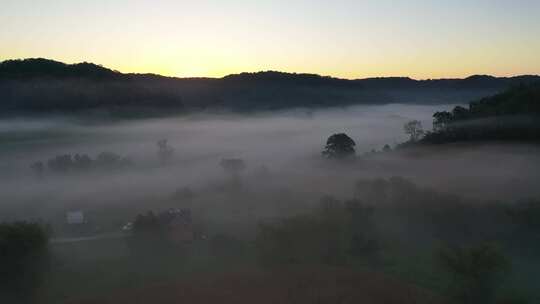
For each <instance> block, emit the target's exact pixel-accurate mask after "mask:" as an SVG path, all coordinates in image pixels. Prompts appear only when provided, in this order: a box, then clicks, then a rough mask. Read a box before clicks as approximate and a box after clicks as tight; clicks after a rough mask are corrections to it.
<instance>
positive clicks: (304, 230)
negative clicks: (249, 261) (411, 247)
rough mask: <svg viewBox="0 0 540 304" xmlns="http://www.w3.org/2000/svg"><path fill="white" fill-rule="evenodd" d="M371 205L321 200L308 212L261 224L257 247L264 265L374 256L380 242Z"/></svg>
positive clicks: (338, 262) (333, 261)
mask: <svg viewBox="0 0 540 304" xmlns="http://www.w3.org/2000/svg"><path fill="white" fill-rule="evenodd" d="M372 216H373V208H372V207H371V206H369V205H366V204H364V203H362V202H361V201H358V200H354V199H353V200H349V201H345V202H342V201H339V200H337V199H335V198H332V197H325V198H323V199H322V201H321V204H320V206H319V208H318V209H317V210H316V211H315V212H314V213H313V214H309V215H299V216H294V217H291V218H287V219H284V220H282V221H279V222H277V223H267V224H261V225H260V226H259V229H258V232H257V239H256V247H257V250H258V255H259V258H260V261H261V262H262V263H263V264H264V265H268V266H272V265H280V264H306V263H308V264H309V263H323V264H328V265H343V264H344V263H346V262H347V261H348V259H349V258H354V257H362V258H365V259H368V260H369V261H373V260H374V259H376V258H377V255H378V249H379V244H378V242H377V239H376V237H375V229H374V225H373V219H372Z"/></svg>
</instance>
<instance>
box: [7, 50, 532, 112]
mask: <svg viewBox="0 0 540 304" xmlns="http://www.w3.org/2000/svg"><path fill="white" fill-rule="evenodd" d="M539 80H540V77H539V76H517V77H510V78H497V77H491V76H471V77H468V78H465V79H436V80H414V79H410V78H405V77H391V78H369V79H356V80H348V79H339V78H334V77H326V76H320V75H315V74H296V73H282V72H274V71H269V72H258V73H241V74H236V75H229V76H226V77H223V78H174V77H164V76H160V75H154V74H124V73H120V72H118V71H113V70H111V69H108V68H105V67H102V66H99V65H96V64H92V63H86V62H85V63H78V64H64V63H62V62H57V61H52V60H48V59H40V58H38V59H26V60H8V61H3V62H0V112H1V113H4V114H10V113H63V112H80V111H88V110H106V111H110V112H114V113H134V112H138V113H142V115H145V114H147V113H153V112H166V113H171V112H183V111H198V110H202V109H209V108H210V109H226V110H232V111H256V110H271V109H284V108H294V107H332V106H345V105H352V104H382V103H465V102H468V101H470V100H472V99H478V98H480V97H483V96H488V95H492V94H495V93H498V92H500V91H503V90H505V89H507V88H509V87H512V86H516V85H518V84H522V83H525V84H526V83H532V82H534V81H539Z"/></svg>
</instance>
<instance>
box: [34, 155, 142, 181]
mask: <svg viewBox="0 0 540 304" xmlns="http://www.w3.org/2000/svg"><path fill="white" fill-rule="evenodd" d="M132 164H133V162H132V161H131V160H130V159H129V158H127V157H122V156H120V155H118V154H116V153H112V152H102V153H100V154H98V155H97V156H96V157H95V158H91V157H90V156H88V155H87V154H75V155H71V154H61V155H57V156H55V157H53V158H50V159H49V160H47V161H46V162H45V163H44V162H42V161H37V162H35V163H33V164H31V165H30V168H31V169H32V170H33V171H34V173H35V174H36V176H38V177H43V175H44V174H45V171H46V169H48V170H49V171H50V172H53V173H59V174H66V173H73V172H87V171H90V170H115V169H124V168H127V167H129V166H131V165H132Z"/></svg>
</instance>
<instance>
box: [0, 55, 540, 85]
mask: <svg viewBox="0 0 540 304" xmlns="http://www.w3.org/2000/svg"><path fill="white" fill-rule="evenodd" d="M39 77H48V78H71V77H77V78H90V79H121V78H122V77H124V78H125V79H127V78H133V77H146V78H152V77H155V78H168V79H177V80H182V79H222V80H227V81H270V82H287V81H294V82H296V83H300V84H302V83H303V84H316V85H318V84H326V83H330V84H342V83H354V84H358V83H360V84H377V83H378V84H379V85H383V86H386V85H397V86H411V85H417V84H419V83H427V84H433V83H450V82H454V83H459V84H467V85H470V86H484V87H485V86H488V87H489V86H497V85H500V84H501V83H509V82H532V81H539V80H540V76H539V75H519V76H513V77H494V76H490V75H472V76H469V77H466V78H441V79H425V80H416V79H413V78H410V77H372V78H360V79H343V78H338V77H332V76H322V75H318V74H310V73H287V72H279V71H260V72H243V73H238V74H230V75H227V76H224V77H222V78H213V77H169V76H162V75H159V74H154V73H121V72H119V71H115V70H112V69H109V68H106V67H103V66H102V65H98V64H94V63H90V62H81V63H74V64H66V63H63V62H60V61H55V60H51V59H45V58H28V59H15V60H5V61H2V62H0V79H6V78H11V79H14V78H18V79H21V78H39Z"/></svg>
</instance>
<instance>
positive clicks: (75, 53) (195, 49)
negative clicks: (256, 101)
mask: <svg viewBox="0 0 540 304" xmlns="http://www.w3.org/2000/svg"><path fill="white" fill-rule="evenodd" d="M27 57H45V58H51V59H55V60H59V61H64V62H68V63H74V62H81V61H90V62H94V63H98V64H102V65H104V66H107V67H110V68H113V69H116V70H119V71H122V72H152V73H158V74H164V75H170V76H181V77H183V76H223V75H226V74H230V73H237V72H242V71H247V72H251V71H260V70H280V71H287V72H310V73H318V74H325V75H333V76H338V77H344V78H363V77H372V76H411V77H414V78H440V77H464V76H468V75H471V74H492V75H498V76H506V75H516V74H540V0H514V1H510V0H507V1H504V0H440V1H438V0H431V1H428V0H402V1H400V0H393V1H390V0H287V1H282V0H269V1H257V0H249V1H248V0H220V1H218V0H213V1H212V0H198V1H183V0H176V1H172V0H170V1H168V0H153V1H150V0H148V1H141V0H85V1H82V0H48V1H47V0H0V60H5V59H15V58H27Z"/></svg>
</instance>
